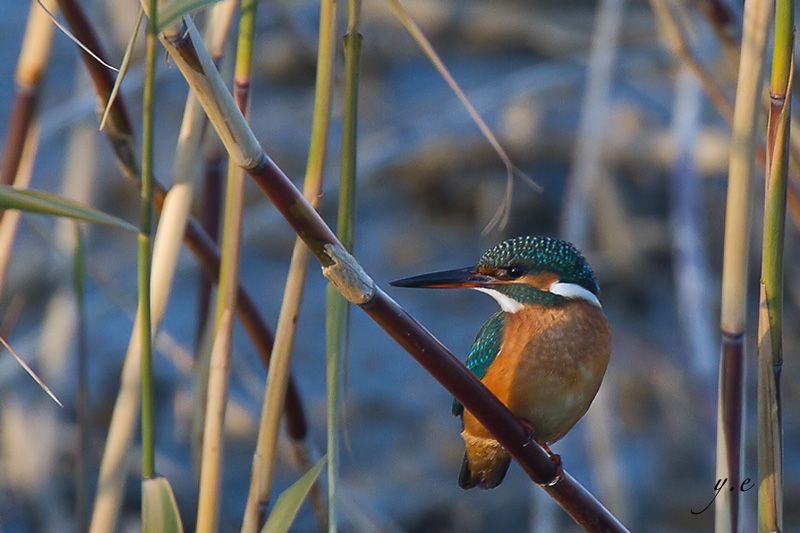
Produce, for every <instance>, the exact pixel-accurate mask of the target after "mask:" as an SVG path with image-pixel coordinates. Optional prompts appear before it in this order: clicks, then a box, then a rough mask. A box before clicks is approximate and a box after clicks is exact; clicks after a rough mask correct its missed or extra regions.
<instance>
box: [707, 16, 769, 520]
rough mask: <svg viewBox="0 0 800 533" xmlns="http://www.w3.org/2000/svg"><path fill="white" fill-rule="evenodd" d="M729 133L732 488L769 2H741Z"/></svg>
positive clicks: (725, 274) (719, 507)
mask: <svg viewBox="0 0 800 533" xmlns="http://www.w3.org/2000/svg"><path fill="white" fill-rule="evenodd" d="M744 9H745V13H744V33H743V36H742V51H741V55H740V60H739V74H738V81H737V86H736V102H735V104H734V111H733V132H732V139H731V153H730V159H729V165H728V167H729V168H728V197H727V203H726V207H725V240H724V257H723V263H722V300H721V313H720V315H721V316H720V329H721V333H722V346H721V356H720V367H719V389H718V395H717V457H716V461H717V465H716V475H715V478H716V479H727V484H728V486H729V487H735V488H738V487H739V484H740V483H741V473H742V426H743V422H742V419H743V405H744V371H745V369H744V330H745V320H746V316H747V298H746V296H747V266H748V265H747V259H748V247H749V238H750V180H751V178H752V175H753V163H754V162H753V155H754V153H755V146H756V125H757V124H758V114H759V109H760V106H759V99H760V96H761V91H762V87H763V79H762V74H763V63H764V51H765V48H766V41H767V35H768V34H769V26H768V25H769V19H770V14H771V13H772V2H771V1H770V0H745V8H744ZM739 502H740V491H739V490H732V491H729V490H723V491H720V493H719V495H718V496H717V498H716V499H715V500H714V514H715V522H714V525H715V529H716V531H717V532H718V533H723V532H730V531H734V532H735V531H739V530H740V528H741V524H740V505H739Z"/></svg>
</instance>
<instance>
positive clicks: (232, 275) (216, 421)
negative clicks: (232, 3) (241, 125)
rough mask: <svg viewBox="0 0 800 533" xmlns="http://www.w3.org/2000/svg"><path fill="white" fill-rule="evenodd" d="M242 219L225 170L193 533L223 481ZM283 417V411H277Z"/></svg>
mask: <svg viewBox="0 0 800 533" xmlns="http://www.w3.org/2000/svg"><path fill="white" fill-rule="evenodd" d="M255 20H256V2H255V0H242V2H241V16H240V19H239V39H238V44H237V48H236V69H235V73H234V81H233V90H234V95H235V97H236V103H237V105H238V106H239V111H241V112H242V114H246V112H247V104H248V100H249V96H250V79H251V70H252V57H253V41H254V39H255ZM243 216H244V172H242V170H241V169H240V168H239V167H237V166H236V165H233V164H229V165H228V179H227V188H226V192H225V218H224V226H223V237H222V263H221V265H220V276H219V290H218V292H217V305H216V329H215V335H214V345H213V348H212V350H211V354H210V366H209V376H208V393H207V402H206V412H205V424H204V431H203V448H202V456H201V467H200V491H199V496H198V505H197V531H198V532H201V533H212V532H214V531H216V530H217V527H218V523H217V521H218V516H219V494H220V489H221V487H220V485H221V478H222V451H223V447H224V431H223V429H224V422H225V406H226V403H227V398H228V374H229V368H230V353H231V343H232V339H231V338H232V335H233V331H232V327H233V321H232V316H233V312H234V310H235V308H236V293H237V288H238V283H237V279H238V276H239V255H240V253H239V250H240V247H241V231H242V219H243ZM281 411H282V409H281Z"/></svg>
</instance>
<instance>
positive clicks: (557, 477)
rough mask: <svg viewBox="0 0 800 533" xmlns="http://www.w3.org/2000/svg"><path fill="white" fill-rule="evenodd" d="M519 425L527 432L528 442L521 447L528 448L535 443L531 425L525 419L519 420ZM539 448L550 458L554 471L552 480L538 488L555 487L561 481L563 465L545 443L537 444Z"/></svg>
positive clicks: (558, 456)
mask: <svg viewBox="0 0 800 533" xmlns="http://www.w3.org/2000/svg"><path fill="white" fill-rule="evenodd" d="M520 423H521V424H522V425H523V426H524V427H525V430H526V431H527V432H528V440H527V441H526V442H525V444H523V445H522V446H523V447H526V446H530V445H531V443H533V442H536V441H535V440H534V438H533V424H531V423H530V422H528V421H527V420H525V419H520ZM537 444H539V446H541V447H542V449H543V450H544V451H545V452H546V453H547V456H548V457H549V458H550V461H552V463H553V468H554V469H555V472H556V473H555V476H553V479H551V480H550V481H548V482H546V483H539V486H542V487H552V486H554V485H556V484H557V483H558V482H559V481H561V479H562V478H563V477H564V465H563V464H562V463H561V456H560V455H558V454H557V453H553V451H552V450H551V449H550V447H549V446H547V443H546V442H537Z"/></svg>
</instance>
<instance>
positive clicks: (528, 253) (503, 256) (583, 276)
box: [478, 236, 600, 295]
mask: <svg viewBox="0 0 800 533" xmlns="http://www.w3.org/2000/svg"><path fill="white" fill-rule="evenodd" d="M513 266H517V267H521V268H522V269H524V270H525V272H526V273H528V274H538V273H542V272H552V273H554V274H556V275H558V277H559V278H560V280H561V282H563V283H575V284H577V285H580V286H581V287H583V288H585V289H586V290H588V291H591V292H592V293H593V294H595V295H597V294H599V292H600V289H599V287H598V286H597V281H596V280H595V278H594V273H593V272H592V269H591V268H590V267H589V264H588V263H587V262H586V259H584V258H583V256H582V255H581V253H580V252H579V251H578V249H577V248H575V246H573V245H572V243H569V242H567V241H562V240H560V239H552V238H550V237H531V236H527V237H515V238H513V239H508V240H505V241H503V242H501V243H500V244H498V245H496V246H494V247H493V248H491V249H489V250H488V251H487V252H486V253H484V254H483V255H482V256H481V258H480V261H478V268H479V269H480V268H481V267H483V268H508V267H513Z"/></svg>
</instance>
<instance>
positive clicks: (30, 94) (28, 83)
mask: <svg viewBox="0 0 800 533" xmlns="http://www.w3.org/2000/svg"><path fill="white" fill-rule="evenodd" d="M42 3H43V4H44V5H45V6H46V7H47V8H48V9H49V10H50V11H53V10H54V9H55V0H42ZM52 42H53V23H52V22H51V21H50V17H49V16H48V15H47V13H46V12H45V11H44V9H42V7H41V6H39V5H38V4H37V3H36V2H31V7H30V12H29V14H28V22H27V25H26V27H25V35H24V36H23V38H22V48H21V49H20V52H19V59H18V61H17V69H16V72H15V74H14V81H15V83H16V95H15V96H14V103H13V105H12V108H11V116H10V117H9V121H8V131H7V132H6V141H5V146H4V148H3V157H2V164H1V165H0V184H2V185H11V184H12V183H14V179H15V178H16V175H17V170H18V168H19V164H20V161H21V160H22V153H23V150H24V147H25V140H26V139H27V138H28V132H29V129H30V127H31V124H32V122H33V117H34V115H35V114H36V107H37V102H38V100H39V91H40V89H41V84H42V79H43V78H44V72H45V69H46V68H47V61H48V59H49V58H50V47H51V44H52Z"/></svg>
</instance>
